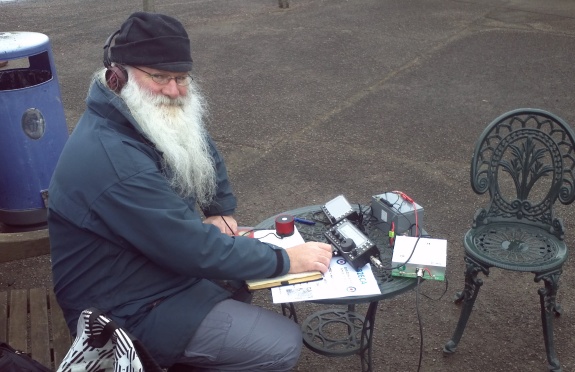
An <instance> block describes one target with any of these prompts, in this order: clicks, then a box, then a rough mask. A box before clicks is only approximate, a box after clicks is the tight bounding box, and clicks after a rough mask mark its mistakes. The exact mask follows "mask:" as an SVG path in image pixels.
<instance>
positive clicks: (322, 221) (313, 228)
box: [255, 205, 417, 371]
mask: <svg viewBox="0 0 575 372" xmlns="http://www.w3.org/2000/svg"><path fill="white" fill-rule="evenodd" d="M356 210H358V211H359V208H356ZM280 214H287V215H291V216H294V217H300V218H304V219H307V220H312V221H315V222H316V224H315V225H305V224H297V228H298V230H299V232H300V233H301V235H302V237H303V238H304V240H305V241H319V242H325V243H329V242H328V241H327V239H326V238H325V236H324V232H325V231H327V229H329V227H330V226H331V225H330V223H329V221H328V220H327V218H326V217H325V215H324V214H323V212H322V210H321V206H320V205H314V206H308V207H303V208H299V209H294V210H291V211H287V212H283V213H279V214H277V215H275V216H273V217H270V218H268V219H266V220H265V221H262V222H261V223H259V224H258V225H257V226H255V228H256V229H272V230H273V229H275V219H276V217H277V216H278V215H280ZM364 220H365V221H364V222H363V226H364V228H365V231H366V233H367V235H368V236H369V238H370V239H371V240H372V241H373V242H374V243H375V244H376V245H377V247H378V249H379V250H380V259H381V262H382V264H383V266H384V268H390V267H391V257H392V249H391V247H390V245H389V237H388V236H387V235H386V234H384V232H383V231H381V230H379V229H378V228H376V227H375V226H374V224H373V223H372V222H371V221H370V218H365V219H364ZM372 271H373V273H374V275H375V278H376V280H377V283H378V284H379V289H380V290H381V294H378V295H373V296H352V297H343V298H333V299H324V300H314V301H311V302H313V303H318V304H326V305H347V310H346V309H345V307H343V308H342V307H340V308H329V309H326V310H321V311H317V312H315V313H313V314H311V315H310V316H309V317H308V318H307V319H305V320H304V322H303V323H302V325H301V327H302V333H303V341H304V344H305V345H306V346H307V347H308V348H309V349H310V350H312V351H314V352H316V353H318V354H322V355H326V356H339V357H343V356H349V355H353V354H359V356H360V359H361V368H362V369H361V370H362V371H373V366H372V341H373V329H374V323H375V313H376V311H377V304H378V302H379V301H380V300H385V299H388V298H392V297H395V296H397V295H399V294H401V293H403V292H406V291H408V290H410V289H413V288H415V286H416V285H417V280H416V279H413V278H403V277H392V276H391V271H390V270H386V269H377V268H375V267H373V266H372ZM367 303H369V307H368V310H367V313H366V314H365V317H364V316H362V315H361V314H358V313H357V312H355V305H357V304H367ZM282 312H283V314H284V315H286V316H288V317H289V318H292V319H293V320H294V321H295V322H296V323H297V315H296V312H295V307H294V306H293V303H290V304H282ZM338 325H339V326H341V325H343V326H344V329H345V328H347V330H348V332H347V334H344V335H343V336H342V335H341V334H340V335H334V333H335V332H333V329H334V327H335V328H338V327H337V326H338ZM338 329H339V328H338Z"/></svg>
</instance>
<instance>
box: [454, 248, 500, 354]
mask: <svg viewBox="0 0 575 372" xmlns="http://www.w3.org/2000/svg"><path fill="white" fill-rule="evenodd" d="M479 272H482V273H483V274H485V275H489V268H488V267H486V266H483V265H480V264H479V263H477V262H475V261H474V260H472V259H470V258H469V257H465V288H464V289H463V292H460V293H458V294H457V295H456V296H457V298H456V300H455V303H457V304H458V303H461V302H463V306H462V307H461V315H460V316H459V321H458V322H457V327H456V328H455V332H453V336H452V337H451V340H449V341H447V343H446V344H445V346H444V347H443V353H444V354H452V353H454V352H455V349H456V348H457V344H458V343H459V340H461V336H463V331H464V330H465V326H466V325H467V321H468V320H469V316H470V315H471V311H472V310H473V305H474V304H475V300H476V299H477V295H478V294H479V289H480V288H481V286H482V285H483V280H481V279H479V278H477V274H479Z"/></svg>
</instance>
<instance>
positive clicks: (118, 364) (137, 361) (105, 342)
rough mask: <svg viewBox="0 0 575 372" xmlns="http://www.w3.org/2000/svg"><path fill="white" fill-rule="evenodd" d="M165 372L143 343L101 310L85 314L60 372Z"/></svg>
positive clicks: (79, 321) (80, 320) (92, 309)
mask: <svg viewBox="0 0 575 372" xmlns="http://www.w3.org/2000/svg"><path fill="white" fill-rule="evenodd" d="M79 371H86V372H95V371H105V372H161V371H162V369H161V368H160V366H158V364H157V363H156V362H155V361H154V360H153V359H152V358H151V357H150V355H149V354H148V352H147V351H146V349H145V348H144V347H143V345H142V344H141V343H140V341H139V340H137V339H135V338H134V337H132V336H131V335H130V334H129V333H128V332H126V331H125V330H123V329H122V328H120V327H118V325H117V324H116V323H115V322H114V321H112V320H111V319H110V318H108V317H107V316H105V315H104V314H103V313H102V312H101V311H100V310H98V309H95V308H90V309H87V310H84V311H83V312H82V314H81V315H80V318H79V319H78V328H77V336H76V339H75V340H74V343H73V344H72V346H71V347H70V350H69V351H68V353H67V354H66V356H65V357H64V360H63V361H62V363H61V364H60V367H59V368H58V372H79Z"/></svg>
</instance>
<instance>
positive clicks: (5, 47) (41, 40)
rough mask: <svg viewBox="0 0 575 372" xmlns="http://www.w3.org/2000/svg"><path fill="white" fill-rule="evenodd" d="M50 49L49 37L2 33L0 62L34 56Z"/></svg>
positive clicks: (27, 33) (34, 34)
mask: <svg viewBox="0 0 575 372" xmlns="http://www.w3.org/2000/svg"><path fill="white" fill-rule="evenodd" d="M48 47H49V42H48V36H46V35H44V34H41V33H39V32H18V31H17V32H0V61H5V60H10V59H17V58H24V57H29V56H33V55H36V54H39V53H42V52H45V51H46V50H47V49H48Z"/></svg>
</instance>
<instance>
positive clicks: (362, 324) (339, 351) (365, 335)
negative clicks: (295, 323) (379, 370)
mask: <svg viewBox="0 0 575 372" xmlns="http://www.w3.org/2000/svg"><path fill="white" fill-rule="evenodd" d="M377 304H378V302H377V301H374V302H371V303H370V304H369V308H368V310H367V313H366V314H365V317H363V316H360V314H358V313H356V312H354V311H352V310H355V306H353V305H350V306H348V308H347V310H346V309H327V310H322V311H317V312H315V313H313V314H311V315H310V316H309V317H307V318H306V319H305V320H304V322H303V323H302V333H303V342H304V344H305V345H306V346H307V347H308V348H309V349H310V350H312V351H314V352H316V353H318V354H322V355H326V356H336V357H344V356H349V355H353V354H359V357H360V359H361V370H362V372H372V371H373V365H372V344H373V329H374V323H375V313H376V311H377ZM341 326H344V327H345V328H346V330H347V332H343V334H342V333H341V331H342V329H338V328H339V327H341Z"/></svg>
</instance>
